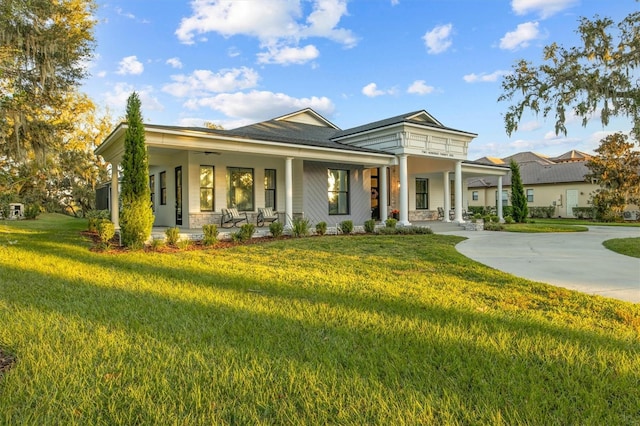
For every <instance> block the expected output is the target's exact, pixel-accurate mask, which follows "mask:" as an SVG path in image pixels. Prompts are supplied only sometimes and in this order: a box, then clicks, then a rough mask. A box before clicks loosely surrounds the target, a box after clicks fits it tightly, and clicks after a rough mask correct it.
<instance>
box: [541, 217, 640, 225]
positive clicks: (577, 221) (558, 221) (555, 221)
mask: <svg viewBox="0 0 640 426" xmlns="http://www.w3.org/2000/svg"><path fill="white" fill-rule="evenodd" d="M530 220H532V221H534V222H535V223H546V224H556V225H557V224H564V225H584V226H633V227H640V222H630V221H625V222H596V221H592V220H584V219H530Z"/></svg>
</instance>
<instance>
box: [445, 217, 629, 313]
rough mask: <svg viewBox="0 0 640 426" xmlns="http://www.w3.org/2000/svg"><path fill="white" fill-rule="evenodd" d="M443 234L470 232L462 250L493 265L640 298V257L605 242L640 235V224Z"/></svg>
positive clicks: (563, 284) (584, 288)
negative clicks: (615, 249)
mask: <svg viewBox="0 0 640 426" xmlns="http://www.w3.org/2000/svg"><path fill="white" fill-rule="evenodd" d="M443 233H445V234H452V235H460V236H463V237H467V239H466V240H464V241H462V242H460V243H458V244H457V245H456V249H457V250H458V251H459V252H460V253H462V254H463V255H465V256H467V257H469V258H471V259H473V260H476V261H478V262H480V263H482V264H484V265H487V266H490V267H492V268H495V269H498V270H501V271H504V272H508V273H511V274H513V275H516V276H518V277H522V278H527V279H530V280H533V281H540V282H544V283H548V284H552V285H555V286H558V287H564V288H568V289H571V290H577V291H580V292H583V293H588V294H596V295H600V296H605V297H611V298H615V299H620V300H625V301H628V302H634V303H639V302H640V259H638V258H635V257H630V256H625V255H621V254H618V253H615V252H613V251H611V250H608V249H607V248H605V247H604V246H603V245H602V242H603V241H605V240H610V239H612V238H627V237H640V228H634V227H616V226H590V227H589V231H587V232H553V233H540V234H526V233H516V232H490V231H448V232H443Z"/></svg>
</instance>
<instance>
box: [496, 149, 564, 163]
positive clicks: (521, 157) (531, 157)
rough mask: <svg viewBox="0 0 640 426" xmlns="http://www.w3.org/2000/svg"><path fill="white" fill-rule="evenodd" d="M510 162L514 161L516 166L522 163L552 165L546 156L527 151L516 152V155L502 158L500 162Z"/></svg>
mask: <svg viewBox="0 0 640 426" xmlns="http://www.w3.org/2000/svg"><path fill="white" fill-rule="evenodd" d="M511 160H513V161H515V162H516V163H518V164H524V163H538V164H554V163H553V161H551V160H550V159H549V157H547V156H546V155H542V154H536V153H535V152H531V151H527V152H518V153H517V154H513V155H510V156H508V157H504V158H503V159H502V161H503V162H504V163H505V164H509V163H511Z"/></svg>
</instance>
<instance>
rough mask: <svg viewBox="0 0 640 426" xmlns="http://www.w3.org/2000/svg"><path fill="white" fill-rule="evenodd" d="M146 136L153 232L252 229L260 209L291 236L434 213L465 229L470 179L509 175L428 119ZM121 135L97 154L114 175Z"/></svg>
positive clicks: (290, 119)
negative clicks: (229, 219)
mask: <svg viewBox="0 0 640 426" xmlns="http://www.w3.org/2000/svg"><path fill="white" fill-rule="evenodd" d="M144 127H145V143H146V145H147V152H148V158H149V174H150V176H149V182H150V188H151V199H152V204H153V209H154V215H155V222H154V226H179V227H186V228H199V227H201V226H202V225H203V224H206V223H218V224H219V223H220V217H221V211H222V209H223V208H228V207H235V208H237V209H238V210H239V211H243V212H247V214H248V216H249V217H250V220H252V221H255V216H256V214H257V209H258V208H260V207H272V208H273V209H275V210H277V211H278V212H279V213H280V214H281V217H282V219H283V221H284V222H285V225H286V226H290V225H291V221H292V218H294V217H296V216H304V217H306V218H308V219H310V220H311V221H312V222H314V223H317V222H320V221H324V222H327V223H328V224H337V223H340V222H341V221H343V220H352V221H353V222H354V224H362V223H364V221H365V220H368V219H370V218H372V217H373V218H375V219H380V220H383V219H386V218H387V217H388V216H390V215H391V213H392V212H393V211H394V210H398V211H399V212H398V214H397V215H398V219H399V223H400V224H402V225H409V224H410V223H411V221H423V220H430V219H436V218H437V211H438V207H441V208H444V209H445V211H448V210H449V209H454V210H455V215H454V218H453V220H454V221H457V222H462V210H463V206H465V205H466V200H465V198H466V193H467V191H466V188H464V183H465V181H466V179H468V178H471V177H474V176H488V175H490V176H500V177H501V176H503V175H505V174H506V173H507V172H508V167H505V166H504V165H493V164H481V163H474V162H470V161H466V157H467V151H468V145H469V143H470V142H471V141H472V139H473V138H474V137H476V136H477V135H475V134H473V133H469V132H465V131H461V130H456V129H451V128H448V127H445V126H443V125H442V124H441V123H440V122H439V121H437V120H436V119H435V118H433V117H432V116H431V115H429V114H428V113H427V112H426V111H415V112H412V113H409V114H404V115H399V116H396V117H392V118H388V119H386V120H381V121H376V122H373V123H370V124H366V125H363V126H359V127H355V128H352V129H347V130H341V129H339V128H338V127H336V126H335V125H334V124H332V123H331V122H329V121H328V120H327V119H325V118H324V117H322V116H321V115H319V114H318V113H316V112H315V111H313V110H311V109H304V110H301V111H297V112H294V113H291V114H288V115H285V116H282V117H278V118H275V119H272V120H268V121H265V122H261V123H257V124H253V125H249V126H245V127H240V128H237V129H233V130H217V129H207V128H192V127H189V128H188V127H176V126H160V125H151V124H145V126H144ZM125 131H126V124H125V123H122V124H120V125H118V126H117V127H116V129H115V130H113V132H112V133H111V134H110V135H109V136H108V137H107V138H106V140H105V141H104V142H103V143H102V144H101V145H100V146H99V147H98V148H97V149H96V154H98V155H100V156H102V157H103V158H104V160H105V161H107V162H108V163H111V165H112V166H113V167H112V169H113V170H117V168H118V165H119V164H120V162H121V161H122V155H123V151H124V135H125ZM117 182H118V175H117V174H113V176H112V181H111V185H110V188H111V190H110V200H109V203H108V205H109V206H110V207H111V210H112V214H111V217H112V221H113V222H114V224H115V225H116V227H117V226H118V214H117V212H118V210H119V208H118V207H119V206H118V203H117V200H118V192H117V191H118V190H117V188H118V185H117ZM111 200H116V202H115V203H114V202H112V201H111ZM445 216H446V217H445V218H444V220H445V221H449V217H448V215H445ZM254 223H255V222H254Z"/></svg>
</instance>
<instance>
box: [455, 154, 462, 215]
mask: <svg viewBox="0 0 640 426" xmlns="http://www.w3.org/2000/svg"><path fill="white" fill-rule="evenodd" d="M455 185H456V192H455V203H456V207H455V209H456V217H455V219H454V221H455V222H457V223H462V222H463V220H462V161H456V179H455Z"/></svg>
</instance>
